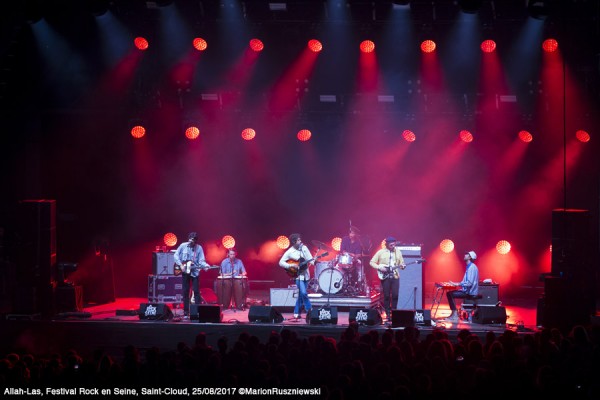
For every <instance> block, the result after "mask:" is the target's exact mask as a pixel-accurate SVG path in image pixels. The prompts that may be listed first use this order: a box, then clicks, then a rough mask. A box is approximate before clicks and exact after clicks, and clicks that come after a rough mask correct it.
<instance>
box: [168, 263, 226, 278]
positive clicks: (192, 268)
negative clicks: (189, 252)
mask: <svg viewBox="0 0 600 400" xmlns="http://www.w3.org/2000/svg"><path fill="white" fill-rule="evenodd" d="M176 266H177V267H179V266H178V265H176ZM216 268H221V267H220V266H218V265H209V266H208V267H203V266H200V265H198V264H196V263H195V262H193V261H192V260H190V261H185V262H184V263H183V264H181V267H179V268H176V269H175V275H179V274H178V273H177V271H178V270H179V271H180V273H184V274H187V275H191V276H192V278H197V277H198V275H199V274H200V270H202V271H208V270H209V269H216Z"/></svg>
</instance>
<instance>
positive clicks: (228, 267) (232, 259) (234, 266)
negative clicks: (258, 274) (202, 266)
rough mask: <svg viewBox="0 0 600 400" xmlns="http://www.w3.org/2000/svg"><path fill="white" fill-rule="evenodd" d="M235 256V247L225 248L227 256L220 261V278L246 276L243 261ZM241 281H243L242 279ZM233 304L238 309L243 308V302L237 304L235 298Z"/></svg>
mask: <svg viewBox="0 0 600 400" xmlns="http://www.w3.org/2000/svg"><path fill="white" fill-rule="evenodd" d="M236 256H237V250H236V249H235V248H233V247H232V248H231V249H229V250H227V258H225V259H224V260H223V261H222V262H221V278H223V279H224V278H231V279H235V278H243V277H246V276H247V273H246V268H244V263H243V262H242V260H240V259H239V258H237V257H236ZM241 282H242V283H243V280H242V281H241ZM244 292H245V290H244ZM235 306H236V307H237V308H238V310H243V309H244V304H237V299H236V304H235Z"/></svg>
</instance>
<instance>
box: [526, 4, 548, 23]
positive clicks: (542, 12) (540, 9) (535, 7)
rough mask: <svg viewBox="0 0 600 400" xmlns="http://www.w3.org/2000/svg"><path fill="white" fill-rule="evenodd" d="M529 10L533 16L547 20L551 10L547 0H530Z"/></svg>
mask: <svg viewBox="0 0 600 400" xmlns="http://www.w3.org/2000/svg"><path fill="white" fill-rule="evenodd" d="M527 12H528V13H529V16H530V17H531V18H535V19H539V20H545V19H546V18H547V17H548V13H549V12H550V6H549V5H548V2H547V1H541V0H529V2H528V4H527Z"/></svg>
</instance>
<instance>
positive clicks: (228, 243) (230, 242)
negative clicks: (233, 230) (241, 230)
mask: <svg viewBox="0 0 600 400" xmlns="http://www.w3.org/2000/svg"><path fill="white" fill-rule="evenodd" d="M221 243H223V247H225V248H226V249H228V250H229V249H231V248H233V247H235V239H234V238H233V236H231V235H225V236H223V239H221Z"/></svg>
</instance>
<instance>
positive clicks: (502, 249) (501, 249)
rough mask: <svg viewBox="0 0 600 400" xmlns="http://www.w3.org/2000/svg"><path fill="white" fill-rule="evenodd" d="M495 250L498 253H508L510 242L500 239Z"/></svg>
mask: <svg viewBox="0 0 600 400" xmlns="http://www.w3.org/2000/svg"><path fill="white" fill-rule="evenodd" d="M496 251H497V252H498V253H500V254H508V253H509V252H510V243H508V242H507V241H506V240H501V241H499V242H498V243H496Z"/></svg>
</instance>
